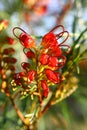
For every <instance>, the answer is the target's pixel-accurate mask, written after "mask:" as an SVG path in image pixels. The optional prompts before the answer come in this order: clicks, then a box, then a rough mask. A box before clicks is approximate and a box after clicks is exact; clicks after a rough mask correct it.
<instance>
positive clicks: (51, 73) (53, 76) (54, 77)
mask: <svg viewBox="0 0 87 130" xmlns="http://www.w3.org/2000/svg"><path fill="white" fill-rule="evenodd" d="M45 73H46V76H47V78H48V79H49V80H50V81H51V82H53V83H55V84H57V83H59V81H60V78H59V76H58V73H56V72H54V71H52V70H51V69H45Z"/></svg>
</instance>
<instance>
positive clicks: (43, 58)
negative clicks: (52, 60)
mask: <svg viewBox="0 0 87 130" xmlns="http://www.w3.org/2000/svg"><path fill="white" fill-rule="evenodd" d="M48 59H49V55H47V54H41V56H40V58H39V61H40V63H41V64H43V65H46V64H47V63H48Z"/></svg>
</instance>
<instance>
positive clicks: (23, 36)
mask: <svg viewBox="0 0 87 130" xmlns="http://www.w3.org/2000/svg"><path fill="white" fill-rule="evenodd" d="M16 30H19V31H21V33H20V35H19V36H17V35H16V33H15V31H16ZM13 34H14V36H15V37H16V38H18V39H19V40H20V42H21V44H22V45H23V46H24V47H25V48H33V47H35V42H34V39H33V38H32V37H31V36H30V35H29V34H28V33H26V32H25V31H24V30H23V29H21V28H19V27H15V28H14V29H13Z"/></svg>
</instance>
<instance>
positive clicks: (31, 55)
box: [23, 48, 35, 59]
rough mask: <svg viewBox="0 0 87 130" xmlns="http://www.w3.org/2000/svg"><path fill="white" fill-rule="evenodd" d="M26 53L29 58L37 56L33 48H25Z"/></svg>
mask: <svg viewBox="0 0 87 130" xmlns="http://www.w3.org/2000/svg"><path fill="white" fill-rule="evenodd" d="M23 51H24V53H25V55H26V56H27V58H30V59H31V58H34V57H35V53H34V52H33V51H32V50H31V49H28V50H26V48H24V50H23Z"/></svg>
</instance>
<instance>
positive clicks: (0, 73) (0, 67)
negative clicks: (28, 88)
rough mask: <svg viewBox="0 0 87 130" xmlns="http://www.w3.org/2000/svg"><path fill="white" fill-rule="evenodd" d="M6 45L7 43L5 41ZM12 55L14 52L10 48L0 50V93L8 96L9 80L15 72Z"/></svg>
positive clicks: (14, 61) (14, 59) (14, 60)
mask: <svg viewBox="0 0 87 130" xmlns="http://www.w3.org/2000/svg"><path fill="white" fill-rule="evenodd" d="M9 38H10V37H9ZM10 39H12V38H10ZM7 43H9V42H8V41H7ZM9 44H11V43H9ZM14 53H15V50H14V49H13V48H12V47H8V48H0V80H1V81H0V91H1V92H5V93H6V94H8V91H9V88H8V87H9V84H10V80H12V79H11V78H12V75H13V73H14V71H15V66H14V64H15V63H16V61H17V60H16V58H14V57H13V54H14Z"/></svg>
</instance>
